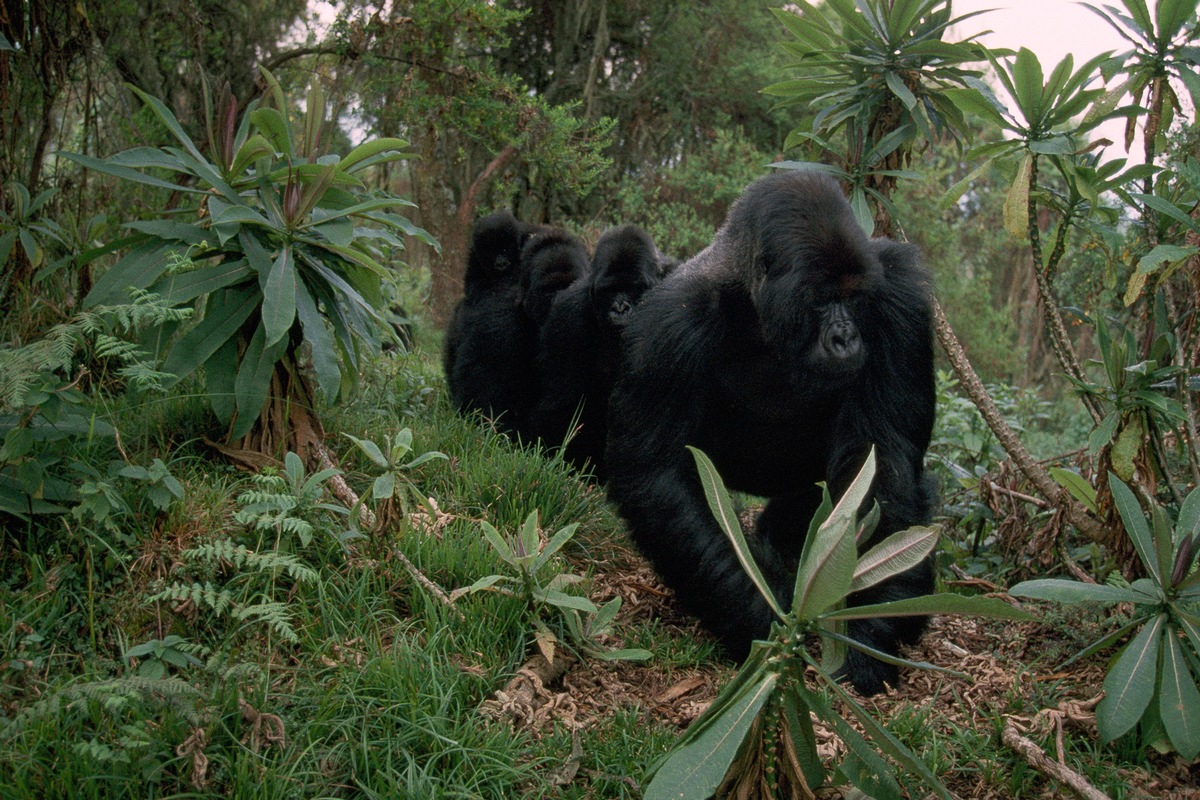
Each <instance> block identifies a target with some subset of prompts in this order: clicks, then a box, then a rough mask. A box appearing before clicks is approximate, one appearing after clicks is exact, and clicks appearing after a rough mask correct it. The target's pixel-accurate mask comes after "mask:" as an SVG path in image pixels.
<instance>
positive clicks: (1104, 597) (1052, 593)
mask: <svg viewBox="0 0 1200 800" xmlns="http://www.w3.org/2000/svg"><path fill="white" fill-rule="evenodd" d="M1008 593H1009V595H1010V596H1012V597H1027V598H1029V599H1031V600H1053V601H1054V602H1056V603H1089V602H1092V603H1110V604H1111V603H1137V602H1140V601H1141V598H1140V597H1139V596H1138V595H1137V594H1135V593H1134V592H1132V591H1130V590H1129V589H1126V588H1123V587H1120V586H1109V585H1107V584H1102V583H1082V582H1080V581H1068V580H1062V579H1060V578H1041V579H1038V580H1034V581H1023V582H1022V583H1018V584H1017V585H1016V586H1014V587H1012V588H1011V589H1009V590H1008Z"/></svg>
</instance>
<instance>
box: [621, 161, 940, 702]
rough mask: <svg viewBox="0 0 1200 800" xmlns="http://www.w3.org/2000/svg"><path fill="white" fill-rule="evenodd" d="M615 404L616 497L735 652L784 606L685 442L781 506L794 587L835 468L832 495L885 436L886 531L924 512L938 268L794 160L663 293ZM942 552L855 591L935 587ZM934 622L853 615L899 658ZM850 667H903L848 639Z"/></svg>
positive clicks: (677, 586)
mask: <svg viewBox="0 0 1200 800" xmlns="http://www.w3.org/2000/svg"><path fill="white" fill-rule="evenodd" d="M625 332H626V351H625V362H624V366H623V368H622V370H621V373H620V374H619V376H618V379H617V383H616V386H615V388H614V391H613V394H612V397H611V399H610V405H609V438H608V448H607V462H608V476H609V494H610V496H611V498H612V499H613V500H614V501H615V502H616V503H617V505H618V507H619V509H620V512H621V514H622V516H624V517H625V519H626V520H627V521H628V523H629V527H630V530H631V533H632V536H633V538H634V540H635V542H636V543H637V545H638V546H639V548H640V549H641V550H642V551H643V552H644V553H645V554H646V555H647V556H648V557H649V559H650V560H651V562H652V563H653V564H654V567H655V569H656V570H657V571H658V573H659V575H660V576H661V577H662V579H663V580H664V581H665V582H666V583H667V584H668V585H669V586H670V587H671V588H673V589H674V590H675V593H676V595H677V596H678V597H679V599H680V601H681V603H682V604H683V605H684V607H686V608H687V609H688V610H689V611H690V612H691V613H693V614H695V615H696V616H697V617H699V619H700V621H701V622H702V623H703V624H704V625H705V627H707V628H708V629H709V630H711V631H712V632H713V633H715V634H716V635H717V636H718V637H719V638H720V639H721V641H722V642H723V643H724V645H725V646H726V648H727V650H728V651H729V652H730V654H731V655H733V656H735V657H741V656H744V655H745V653H746V652H747V651H748V648H749V645H750V642H751V641H752V640H753V639H756V638H763V637H765V636H766V635H767V632H768V629H769V627H770V624H771V622H772V621H773V615H772V612H771V611H770V609H769V608H768V606H767V604H766V603H765V601H764V600H763V599H762V597H761V596H760V595H759V594H758V592H757V590H756V589H755V588H754V585H753V584H752V583H751V581H750V579H749V578H748V577H747V576H746V574H745V573H744V572H743V570H742V568H741V566H740V565H739V563H738V561H737V558H736V556H735V555H734V552H733V549H732V548H731V547H730V545H729V543H728V542H727V540H726V538H725V536H724V534H723V533H722V532H721V530H720V528H718V527H717V524H716V522H715V521H714V520H713V517H712V514H711V513H710V511H709V509H708V505H707V503H706V502H705V498H704V492H703V490H702V488H701V486H700V482H699V479H698V477H697V473H696V467H695V464H694V462H693V460H692V457H691V455H690V454H689V453H688V451H687V450H686V448H685V445H694V446H696V447H699V448H700V449H702V450H704V451H705V452H706V453H708V455H709V456H710V457H711V458H712V460H713V462H714V463H715V464H716V466H717V469H718V470H719V471H720V473H721V475H722V476H723V478H724V479H725V481H726V483H727V484H728V485H729V486H730V487H731V488H733V489H736V490H739V491H743V492H747V493H750V494H754V495H759V496H762V497H764V498H766V499H767V505H766V508H765V509H764V511H763V513H762V515H761V516H760V518H759V521H758V523H757V526H756V534H755V536H753V537H750V539H751V543H752V546H754V547H755V548H756V553H755V556H756V559H757V560H758V562H759V564H760V565H761V566H762V567H763V571H764V574H765V575H766V576H767V579H768V580H769V581H770V582H771V585H772V588H773V589H774V592H775V594H776V596H777V597H778V598H780V600H781V602H784V603H785V607H787V604H790V601H791V594H792V588H793V582H794V576H795V567H796V561H797V559H798V557H799V554H800V551H801V547H802V545H803V542H804V538H805V536H806V535H807V530H808V524H809V520H810V518H811V516H812V514H813V512H814V510H815V509H816V508H817V505H818V503H819V501H820V498H821V493H820V489H819V488H818V487H817V483H818V482H819V481H826V482H827V483H828V486H829V490H830V493H831V494H832V496H833V497H834V499H835V500H836V498H838V497H840V495H841V494H842V492H843V491H844V490H845V488H846V486H847V485H848V484H849V482H850V481H851V479H852V478H853V477H854V475H855V474H856V473H857V471H858V469H859V468H860V467H861V466H862V463H863V460H864V459H865V458H866V455H867V451H868V449H869V448H870V447H871V445H874V446H875V448H876V455H877V459H878V461H877V464H878V469H877V472H876V478H875V482H874V484H873V487H872V495H871V496H872V497H873V498H874V499H875V500H877V501H878V502H879V505H880V510H881V517H880V522H879V525H878V527H877V528H876V531H875V534H874V536H873V537H872V539H871V541H869V542H863V543H861V545H860V546H861V547H862V548H863V549H865V548H866V547H869V546H871V545H872V544H874V543H875V542H876V541H878V540H879V539H882V538H883V537H885V536H887V535H889V534H891V533H893V532H895V531H897V530H900V529H903V528H906V527H908V526H910V525H914V524H919V523H923V522H926V521H927V520H928V519H929V516H930V513H931V506H932V495H931V492H930V491H929V488H928V485H927V481H926V479H925V476H924V470H923V464H922V461H923V458H924V455H925V450H926V448H927V447H928V445H929V438H930V433H931V429H932V427H933V418H934V402H935V394H934V378H933V342H932V323H931V299H930V283H929V278H928V276H927V274H926V272H925V271H924V269H923V268H922V267H921V265H920V264H919V262H918V256H917V252H916V250H915V249H914V248H913V247H911V246H909V245H907V244H902V243H899V242H895V241H892V240H889V239H868V238H867V237H866V236H864V235H863V232H862V230H861V229H860V228H859V227H858V225H857V223H856V222H855V219H854V216H853V214H852V212H851V209H850V205H849V204H848V203H847V202H846V200H845V198H844V197H843V196H842V193H841V191H840V189H839V188H838V186H837V184H836V183H835V182H834V181H833V180H831V179H829V178H827V177H825V176H822V175H820V174H817V173H813V172H780V173H776V174H772V175H769V176H767V177H765V178H762V179H760V180H758V181H756V182H755V183H753V184H751V185H750V186H749V187H748V188H747V190H746V191H745V193H744V194H743V195H742V197H741V198H740V199H739V200H738V201H737V202H736V203H735V204H734V205H733V207H732V208H731V209H730V212H729V215H728V217H727V218H726V220H725V223H724V225H723V226H722V227H721V229H720V230H719V231H718V232H717V234H716V238H715V239H714V241H713V243H712V244H711V245H710V246H709V247H708V248H707V249H705V250H704V251H703V252H701V253H700V254H698V255H697V256H696V257H694V258H692V259H691V260H689V261H687V262H685V263H684V264H682V265H681V266H680V267H678V268H677V269H676V270H675V271H673V272H672V273H671V274H670V275H669V276H668V277H667V278H666V280H665V281H664V282H663V283H661V284H660V285H659V286H657V287H656V288H654V289H652V290H651V291H649V292H648V293H647V294H646V296H645V297H644V298H643V299H642V302H641V304H640V305H639V306H638V308H637V309H636V310H635V311H634V312H633V315H632V318H631V319H630V321H629V323H628V324H627V325H626V327H625ZM932 587H933V572H932V567H931V565H930V563H929V561H928V560H926V561H925V562H924V563H922V564H920V565H918V566H916V567H914V568H912V569H911V570H909V571H907V572H904V573H902V574H900V575H898V576H896V577H895V578H893V579H891V580H889V581H886V582H884V583H882V584H879V585H877V586H875V587H872V588H871V589H868V590H866V591H863V592H859V593H857V594H855V595H852V596H851V597H850V598H849V602H850V603H851V604H852V605H865V604H869V603H877V602H885V601H888V600H895V599H900V598H904V597H911V596H915V595H920V594H925V593H927V592H928V591H930V590H931V589H932ZM925 624H926V619H925V618H924V617H906V618H900V619H874V620H865V621H861V622H852V623H850V630H849V633H850V636H851V637H853V638H854V639H856V640H857V641H859V642H862V643H863V644H866V645H868V646H870V647H872V648H875V649H877V650H880V651H883V652H885V653H890V654H895V653H896V652H897V647H898V645H899V644H900V643H902V642H910V641H913V640H915V639H916V638H917V637H918V636H919V635H920V633H921V631H922V630H923V629H924V627H925ZM843 674H844V676H845V677H847V678H848V679H849V680H850V681H851V682H852V683H853V684H854V686H855V687H856V688H857V689H859V690H860V691H862V692H864V693H875V692H878V691H880V690H882V689H883V687H884V683H885V682H887V683H893V684H894V683H895V681H896V678H897V675H898V672H897V669H896V667H895V666H894V665H890V664H886V663H884V662H882V661H879V660H878V659H875V658H872V657H870V656H867V655H865V654H863V653H862V652H860V651H858V650H855V649H853V648H851V649H850V651H849V655H848V657H847V660H846V663H845V665H844V667H843Z"/></svg>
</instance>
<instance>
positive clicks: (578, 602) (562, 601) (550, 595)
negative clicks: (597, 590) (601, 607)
mask: <svg viewBox="0 0 1200 800" xmlns="http://www.w3.org/2000/svg"><path fill="white" fill-rule="evenodd" d="M539 595H540V597H539V599H541V600H542V601H543V602H546V603H549V604H550V605H552V606H554V607H556V608H573V609H575V610H576V611H582V612H583V613H585V614H595V613H596V611H597V610H598V609H597V608H596V604H595V603H593V602H592V601H591V600H588V599H587V598H586V597H580V596H579V595H574V594H567V593H566V592H559V591H556V590H554V589H547V590H545V591H539V590H537V589H534V596H535V597H538V596H539Z"/></svg>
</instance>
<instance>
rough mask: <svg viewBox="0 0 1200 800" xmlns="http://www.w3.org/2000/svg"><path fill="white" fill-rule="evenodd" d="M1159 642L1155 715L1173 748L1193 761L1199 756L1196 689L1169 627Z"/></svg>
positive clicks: (1199, 716) (1199, 692)
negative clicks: (1160, 659)
mask: <svg viewBox="0 0 1200 800" xmlns="http://www.w3.org/2000/svg"><path fill="white" fill-rule="evenodd" d="M1163 643H1164V644H1165V645H1166V646H1165V647H1164V648H1163V663H1162V682H1161V684H1160V686H1161V689H1160V692H1159V697H1158V708H1159V715H1160V717H1161V718H1162V723H1163V727H1164V728H1166V731H1167V736H1168V737H1170V739H1171V744H1172V745H1174V747H1175V750H1176V751H1178V752H1179V754H1180V755H1181V756H1183V758H1184V760H1185V761H1194V760H1195V758H1196V756H1197V755H1200V690H1198V689H1197V688H1196V676H1195V675H1194V674H1192V671H1191V669H1189V668H1188V662H1187V657H1186V656H1185V655H1184V652H1183V647H1182V645H1181V644H1180V643H1179V637H1177V636H1176V635H1175V631H1174V629H1173V628H1172V627H1171V626H1167V630H1166V633H1165V634H1164V635H1163Z"/></svg>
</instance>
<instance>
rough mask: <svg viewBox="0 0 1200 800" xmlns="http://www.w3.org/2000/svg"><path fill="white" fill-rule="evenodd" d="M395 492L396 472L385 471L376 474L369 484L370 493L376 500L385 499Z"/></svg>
mask: <svg viewBox="0 0 1200 800" xmlns="http://www.w3.org/2000/svg"><path fill="white" fill-rule="evenodd" d="M395 493H396V473H394V472H390V471H389V472H385V473H383V474H382V475H379V476H376V478H375V482H374V483H373V484H371V494H372V495H373V496H374V497H375V498H376V499H378V500H386V499H388V498H389V497H391V496H392V495H394V494H395Z"/></svg>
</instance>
